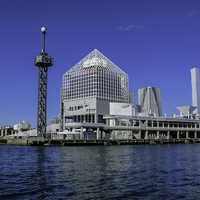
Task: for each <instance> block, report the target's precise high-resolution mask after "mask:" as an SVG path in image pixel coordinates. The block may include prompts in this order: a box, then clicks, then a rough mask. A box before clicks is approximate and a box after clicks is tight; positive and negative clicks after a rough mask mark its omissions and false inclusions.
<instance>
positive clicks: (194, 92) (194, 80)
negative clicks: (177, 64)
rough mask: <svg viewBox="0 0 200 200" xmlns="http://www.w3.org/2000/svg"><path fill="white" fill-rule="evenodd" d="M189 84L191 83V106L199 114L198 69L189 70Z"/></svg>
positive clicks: (199, 83)
mask: <svg viewBox="0 0 200 200" xmlns="http://www.w3.org/2000/svg"><path fill="white" fill-rule="evenodd" d="M191 83H192V106H194V107H197V109H196V111H197V113H198V114H199V113H200V69H199V68H196V67H194V68H192V69H191Z"/></svg>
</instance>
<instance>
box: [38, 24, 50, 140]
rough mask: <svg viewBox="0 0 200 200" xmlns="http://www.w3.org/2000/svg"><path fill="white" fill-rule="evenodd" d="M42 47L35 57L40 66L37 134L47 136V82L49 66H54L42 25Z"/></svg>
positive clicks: (45, 31)
mask: <svg viewBox="0 0 200 200" xmlns="http://www.w3.org/2000/svg"><path fill="white" fill-rule="evenodd" d="M41 33H42V49H41V52H40V54H39V55H38V56H37V57H36V58H35V66H37V67H38V72H39V81H38V111H37V136H39V137H46V126H47V83H48V68H49V67H51V66H53V58H52V57H50V56H49V55H48V53H47V52H46V47H45V46H46V33H47V29H46V27H44V26H43V27H41Z"/></svg>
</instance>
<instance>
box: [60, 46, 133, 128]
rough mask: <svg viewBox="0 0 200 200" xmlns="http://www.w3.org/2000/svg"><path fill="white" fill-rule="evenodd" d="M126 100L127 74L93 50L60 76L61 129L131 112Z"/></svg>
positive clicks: (127, 98) (94, 122) (127, 96)
mask: <svg viewBox="0 0 200 200" xmlns="http://www.w3.org/2000/svg"><path fill="white" fill-rule="evenodd" d="M130 103H131V98H130V92H129V81H128V75H127V73H125V72H124V71H123V70H122V69H120V68H119V67H118V66H117V65H116V64H114V63H113V62H112V61H111V60H110V59H108V58H107V57H106V56H104V55H103V54H102V53H101V52H100V51H98V50H97V49H94V50H93V51H92V52H90V53H89V54H88V55H87V56H86V57H84V58H83V59H82V60H81V61H80V62H79V63H77V64H76V65H74V66H73V67H72V68H71V69H69V70H68V71H67V72H66V73H65V74H64V75H63V81H62V94H61V129H62V130H68V131H70V130H72V128H73V126H72V125H76V126H77V125H78V124H80V123H82V124H86V123H87V124H90V125H89V127H90V126H91V125H95V124H96V125H99V124H105V119H104V115H109V114H111V113H112V112H113V114H114V113H115V114H116V112H117V111H118V112H122V110H123V109H124V110H126V111H127V110H129V111H128V112H129V113H130V115H132V106H131V104H130ZM87 131H88V132H89V128H88V129H87Z"/></svg>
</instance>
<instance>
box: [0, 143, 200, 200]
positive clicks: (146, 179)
mask: <svg viewBox="0 0 200 200" xmlns="http://www.w3.org/2000/svg"><path fill="white" fill-rule="evenodd" d="M199 198H200V144H188V145H187V144H185V145H146V146H143V145H141V146H92V147H20V146H6V145H5V146H4V145H1V146H0V199H4V200H7V199H8V200H9V199H15V200H18V199H19V200H23V199H27V200H32V199H37V200H38V199H52V200H55V199H81V200H85V199H95V200H97V199H120V200H121V199H131V200H132V199H134V200H135V199H145V200H150V199H152V200H155V199H162V200H164V199H168V200H169V199H170V200H172V199H174V200H175V199H181V200H192V199H195V200H196V199H199Z"/></svg>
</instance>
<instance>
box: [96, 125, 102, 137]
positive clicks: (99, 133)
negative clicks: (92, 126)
mask: <svg viewBox="0 0 200 200" xmlns="http://www.w3.org/2000/svg"><path fill="white" fill-rule="evenodd" d="M96 137H97V140H101V132H100V130H99V128H97V136H96Z"/></svg>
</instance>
